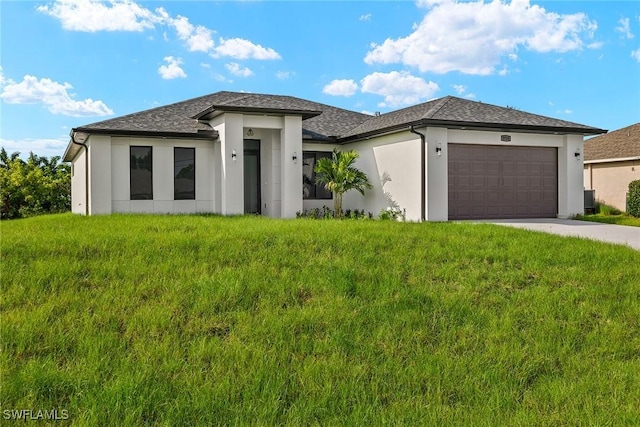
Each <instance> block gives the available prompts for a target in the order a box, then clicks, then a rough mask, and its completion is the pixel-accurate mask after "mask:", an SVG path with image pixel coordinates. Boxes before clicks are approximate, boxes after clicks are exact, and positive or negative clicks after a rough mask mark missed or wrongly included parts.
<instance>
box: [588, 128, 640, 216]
mask: <svg viewBox="0 0 640 427" xmlns="http://www.w3.org/2000/svg"><path fill="white" fill-rule="evenodd" d="M636 179H640V123H636V124H635V125H631V126H627V127H626V128H622V129H619V130H616V131H612V132H609V133H608V134H606V135H602V136H597V137H594V138H591V139H588V140H586V141H585V142H584V187H585V189H587V190H595V197H596V199H597V200H600V201H603V202H605V203H606V204H608V205H610V206H615V207H616V208H618V209H620V210H622V211H625V210H626V206H627V190H628V189H629V183H630V182H631V181H635V180H636Z"/></svg>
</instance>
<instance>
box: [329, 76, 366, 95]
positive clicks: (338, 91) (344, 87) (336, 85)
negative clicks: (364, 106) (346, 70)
mask: <svg viewBox="0 0 640 427" xmlns="http://www.w3.org/2000/svg"><path fill="white" fill-rule="evenodd" d="M357 90H358V84H357V83H356V82H355V81H353V80H346V79H344V80H333V81H331V82H330V83H329V84H327V85H326V86H325V87H324V89H322V92H323V93H326V94H327V95H334V96H352V95H354V94H355V93H356V92H357Z"/></svg>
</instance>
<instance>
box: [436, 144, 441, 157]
mask: <svg viewBox="0 0 640 427" xmlns="http://www.w3.org/2000/svg"><path fill="white" fill-rule="evenodd" d="M436 154H437V155H438V156H442V144H440V143H438V145H436Z"/></svg>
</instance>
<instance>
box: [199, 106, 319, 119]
mask: <svg viewBox="0 0 640 427" xmlns="http://www.w3.org/2000/svg"><path fill="white" fill-rule="evenodd" d="M222 113H255V114H262V115H277V116H285V115H286V116H302V120H307V119H310V118H312V117H316V116H319V115H320V114H322V111H318V110H296V109H289V108H282V109H281V108H260V107H234V106H226V105H213V106H211V107H209V108H207V109H206V110H204V111H202V112H201V113H198V114H196V115H195V116H193V117H192V118H194V119H198V120H210V119H212V118H214V117H216V116H218V115H220V114H222Z"/></svg>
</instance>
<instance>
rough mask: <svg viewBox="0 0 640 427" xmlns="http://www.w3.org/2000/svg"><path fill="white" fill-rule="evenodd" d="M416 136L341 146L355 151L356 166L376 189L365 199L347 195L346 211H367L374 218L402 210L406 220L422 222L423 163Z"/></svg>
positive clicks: (388, 137)
mask: <svg viewBox="0 0 640 427" xmlns="http://www.w3.org/2000/svg"><path fill="white" fill-rule="evenodd" d="M420 143H421V140H420V138H419V137H418V136H417V135H414V134H411V133H409V132H402V133H395V134H391V135H385V136H381V137H377V138H373V139H370V140H365V141H359V142H356V143H353V144H347V145H345V146H343V147H341V149H342V150H344V151H348V150H356V151H357V152H358V154H359V155H360V157H359V158H358V160H357V161H356V164H355V165H356V167H358V168H359V169H360V170H362V171H363V172H364V173H366V174H367V176H368V177H369V182H371V185H373V189H371V190H366V191H365V195H364V196H362V195H360V193H358V192H357V191H350V192H348V193H346V194H345V195H344V202H343V205H344V209H345V210H346V209H364V210H365V212H371V213H372V214H373V215H374V216H375V217H377V216H378V214H379V213H380V211H381V210H382V209H387V208H390V207H391V208H394V207H395V208H399V209H400V210H401V211H406V218H407V220H410V221H419V220H420V214H421V206H420V188H421V179H420V171H421V161H420Z"/></svg>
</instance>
